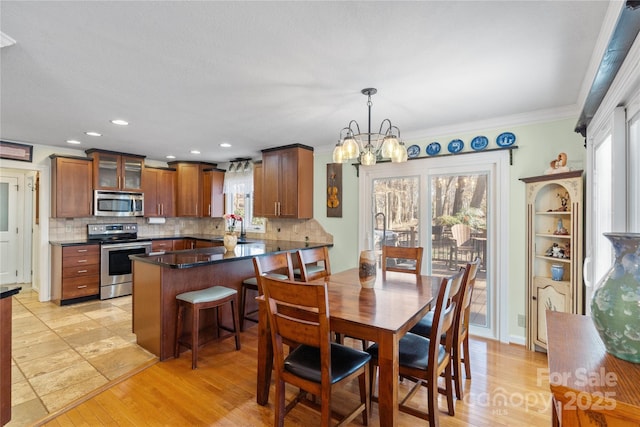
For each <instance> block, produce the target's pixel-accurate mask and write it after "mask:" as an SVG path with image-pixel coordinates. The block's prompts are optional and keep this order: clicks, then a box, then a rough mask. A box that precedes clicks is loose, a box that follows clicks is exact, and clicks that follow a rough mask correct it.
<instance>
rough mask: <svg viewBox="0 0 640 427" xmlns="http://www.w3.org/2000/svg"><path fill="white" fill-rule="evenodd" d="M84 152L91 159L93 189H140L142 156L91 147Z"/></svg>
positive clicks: (142, 165)
mask: <svg viewBox="0 0 640 427" xmlns="http://www.w3.org/2000/svg"><path fill="white" fill-rule="evenodd" d="M85 153H87V155H88V156H89V157H91V158H92V159H93V188H94V189H95V190H115V191H142V169H143V167H144V157H145V156H138V155H135V154H124V153H116V152H113V151H106V150H98V149H95V148H92V149H90V150H86V151H85Z"/></svg>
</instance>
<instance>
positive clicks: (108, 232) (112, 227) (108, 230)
mask: <svg viewBox="0 0 640 427" xmlns="http://www.w3.org/2000/svg"><path fill="white" fill-rule="evenodd" d="M137 233H138V224H137V223H135V222H134V223H127V224H88V225H87V234H88V237H89V238H92V237H99V236H117V235H119V234H128V235H131V234H133V235H135V234H137Z"/></svg>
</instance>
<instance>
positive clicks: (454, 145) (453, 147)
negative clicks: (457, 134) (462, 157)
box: [447, 139, 464, 154]
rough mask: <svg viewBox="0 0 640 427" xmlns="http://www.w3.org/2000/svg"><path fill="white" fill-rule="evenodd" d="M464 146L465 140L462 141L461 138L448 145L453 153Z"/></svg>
mask: <svg viewBox="0 0 640 427" xmlns="http://www.w3.org/2000/svg"><path fill="white" fill-rule="evenodd" d="M463 148H464V142H462V140H461V139H454V140H452V141H451V142H450V143H449V145H448V146H447V149H448V150H449V152H450V153H452V154H454V153H458V152H460V151H462V149H463Z"/></svg>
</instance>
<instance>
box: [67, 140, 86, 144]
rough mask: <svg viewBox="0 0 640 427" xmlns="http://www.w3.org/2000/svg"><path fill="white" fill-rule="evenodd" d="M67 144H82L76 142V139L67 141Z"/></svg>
mask: <svg viewBox="0 0 640 427" xmlns="http://www.w3.org/2000/svg"><path fill="white" fill-rule="evenodd" d="M67 142H68V143H69V144H82V143H81V142H80V141H78V140H76V139H67Z"/></svg>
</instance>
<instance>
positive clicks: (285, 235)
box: [49, 217, 333, 243]
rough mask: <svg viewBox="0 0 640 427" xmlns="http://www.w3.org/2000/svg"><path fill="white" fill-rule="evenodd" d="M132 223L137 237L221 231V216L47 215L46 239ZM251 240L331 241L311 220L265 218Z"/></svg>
mask: <svg viewBox="0 0 640 427" xmlns="http://www.w3.org/2000/svg"><path fill="white" fill-rule="evenodd" d="M118 222H123V223H128V222H135V223H137V224H138V237H161V236H166V237H172V236H189V235H198V234H204V235H211V236H221V235H222V234H223V233H224V220H223V219H222V218H167V219H166V222H165V223H164V224H149V223H147V219H146V218H103V217H100V218H96V217H88V218H74V219H60V218H49V240H52V241H66V240H80V239H84V238H86V237H87V225H88V224H112V223H118ZM247 237H249V238H252V239H267V240H289V241H296V242H304V241H306V240H308V241H310V242H316V243H333V236H332V235H331V234H329V233H327V232H326V231H325V230H324V228H322V226H321V225H320V223H318V222H317V221H316V220H315V219H271V220H268V221H267V226H266V231H265V233H251V232H247Z"/></svg>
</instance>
